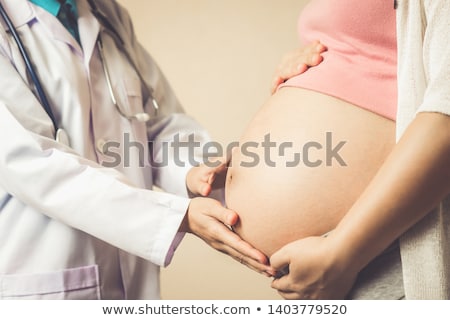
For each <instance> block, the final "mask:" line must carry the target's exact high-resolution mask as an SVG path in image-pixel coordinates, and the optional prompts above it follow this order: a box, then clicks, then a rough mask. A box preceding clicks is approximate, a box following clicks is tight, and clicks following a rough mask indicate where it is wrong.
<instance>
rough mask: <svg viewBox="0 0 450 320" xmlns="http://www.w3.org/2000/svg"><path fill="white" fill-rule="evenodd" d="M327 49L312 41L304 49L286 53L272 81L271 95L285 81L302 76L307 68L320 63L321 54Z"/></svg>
mask: <svg viewBox="0 0 450 320" xmlns="http://www.w3.org/2000/svg"><path fill="white" fill-rule="evenodd" d="M326 50H327V48H326V47H325V46H324V45H323V44H321V43H320V42H319V41H314V42H312V43H311V44H309V45H307V46H306V47H303V48H299V49H296V50H293V51H291V52H289V53H287V54H286V55H285V56H284V57H283V58H282V60H281V63H280V64H279V66H278V68H277V70H276V71H275V76H274V79H273V81H272V87H271V93H272V94H274V93H275V92H276V91H277V88H278V86H279V85H280V84H282V83H283V82H285V81H286V80H288V79H290V78H292V77H294V76H296V75H299V74H302V73H303V72H305V71H306V70H308V68H309V67H314V66H317V65H318V64H319V63H321V62H322V60H323V57H322V56H321V53H323V52H324V51H326Z"/></svg>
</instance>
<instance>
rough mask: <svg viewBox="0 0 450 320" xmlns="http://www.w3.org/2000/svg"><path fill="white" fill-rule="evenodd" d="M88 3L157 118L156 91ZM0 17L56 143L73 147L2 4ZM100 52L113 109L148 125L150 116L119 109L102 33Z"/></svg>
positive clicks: (103, 17) (102, 16) (114, 34)
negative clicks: (123, 57) (23, 63)
mask: <svg viewBox="0 0 450 320" xmlns="http://www.w3.org/2000/svg"><path fill="white" fill-rule="evenodd" d="M88 3H89V5H90V7H91V12H92V14H93V15H94V16H95V17H96V18H97V20H98V22H99V23H100V25H101V26H102V27H103V28H104V30H105V31H106V32H108V34H109V35H110V36H111V37H112V38H113V40H114V42H115V44H116V46H117V47H118V48H119V49H120V50H121V51H122V52H123V54H125V56H126V58H127V60H128V62H129V63H130V64H131V66H132V67H133V68H134V70H135V71H136V74H137V75H138V77H139V80H140V82H141V83H142V84H143V89H144V90H146V91H147V92H146V93H147V94H148V96H149V98H150V99H151V101H152V105H153V108H154V112H155V114H156V112H157V111H158V109H159V106H158V102H157V101H156V100H155V98H154V96H153V90H152V89H151V88H150V87H148V86H147V85H146V82H145V81H144V78H143V77H142V74H141V72H140V71H139V68H137V66H136V65H135V63H134V60H133V59H132V58H131V56H130V54H129V53H128V51H127V50H125V44H124V41H123V40H122V38H121V37H120V35H119V33H118V32H117V30H116V29H115V28H114V26H113V25H112V24H111V23H110V22H109V20H108V18H107V17H106V15H105V14H103V13H102V12H101V11H99V10H98V8H97V6H96V5H95V3H94V1H93V0H88ZM0 15H1V16H2V18H3V20H4V21H5V23H6V25H7V26H8V28H9V30H10V32H11V34H12V36H13V38H14V41H15V42H16V44H17V47H18V48H19V52H20V54H21V56H22V59H23V61H24V62H25V67H26V70H27V72H28V73H29V76H30V78H31V80H32V82H33V84H34V87H35V89H36V92H37V94H38V96H39V100H40V102H41V104H42V107H43V108H44V110H45V112H46V113H47V115H48V116H49V118H50V120H51V121H52V124H53V126H54V128H55V140H56V141H57V142H61V143H63V144H66V145H69V144H70V142H69V137H68V135H67V133H66V131H65V130H64V129H63V128H60V127H59V126H58V123H57V122H56V119H55V116H54V114H53V112H52V109H51V107H50V103H49V100H48V98H47V95H46V94H45V92H44V89H43V86H42V84H41V81H40V80H39V76H38V74H37V72H36V70H35V68H34V67H33V63H32V60H31V58H30V56H29V54H28V52H27V50H26V48H25V46H24V44H23V42H22V40H21V39H20V36H19V34H18V33H17V29H16V28H15V27H14V24H13V23H12V21H11V19H10V17H9V16H8V14H7V13H6V10H5V9H4V8H3V5H2V4H1V3H0ZM97 48H98V52H99V56H100V60H101V62H102V65H103V72H104V74H105V79H106V84H107V87H108V91H109V95H110V97H111V101H112V103H113V104H114V106H115V108H116V109H117V111H118V112H119V114H120V115H121V116H122V117H124V118H126V119H128V120H130V121H131V120H137V121H139V122H147V121H149V120H150V118H151V117H150V114H148V113H146V112H139V113H136V114H132V115H130V114H127V113H126V112H124V111H123V108H121V106H120V105H119V102H118V100H117V99H116V95H115V93H114V89H113V86H112V82H111V76H110V72H109V67H108V62H107V59H106V58H105V53H104V50H103V42H102V37H101V32H100V33H99V35H98V38H97Z"/></svg>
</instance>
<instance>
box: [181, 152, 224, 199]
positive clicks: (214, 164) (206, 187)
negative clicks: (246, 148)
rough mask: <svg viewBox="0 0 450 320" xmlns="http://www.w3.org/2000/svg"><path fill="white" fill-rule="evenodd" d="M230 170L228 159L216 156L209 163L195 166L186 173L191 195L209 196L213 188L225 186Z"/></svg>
mask: <svg viewBox="0 0 450 320" xmlns="http://www.w3.org/2000/svg"><path fill="white" fill-rule="evenodd" d="M227 170H228V160H226V159H225V158H215V159H213V160H210V161H209V162H208V164H201V165H200V166H198V167H194V168H192V169H191V170H189V172H188V173H187V175H186V187H187V189H188V192H189V195H190V196H191V197H192V196H203V197H206V196H208V195H209V194H210V193H211V191H212V190H213V189H217V188H223V187H224V186H225V178H226V175H227Z"/></svg>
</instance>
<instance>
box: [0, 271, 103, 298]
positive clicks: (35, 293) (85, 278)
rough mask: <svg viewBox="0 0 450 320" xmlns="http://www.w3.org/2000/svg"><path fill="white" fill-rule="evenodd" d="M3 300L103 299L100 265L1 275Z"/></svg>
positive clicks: (0, 283)
mask: <svg viewBox="0 0 450 320" xmlns="http://www.w3.org/2000/svg"><path fill="white" fill-rule="evenodd" d="M0 298H1V299H29V300H39V299H67V300H88V299H89V300H97V299H100V298H101V296H100V281H99V274H98V266H97V265H92V266H85V267H78V268H73V269H65V270H61V271H56V272H49V273H40V274H11V275H0Z"/></svg>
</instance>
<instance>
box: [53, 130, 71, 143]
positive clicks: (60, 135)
mask: <svg viewBox="0 0 450 320" xmlns="http://www.w3.org/2000/svg"><path fill="white" fill-rule="evenodd" d="M55 140H56V142H58V143H61V144H63V145H66V146H68V147H70V139H69V135H68V134H67V132H66V130H64V129H61V128H58V130H57V131H56V137H55Z"/></svg>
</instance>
